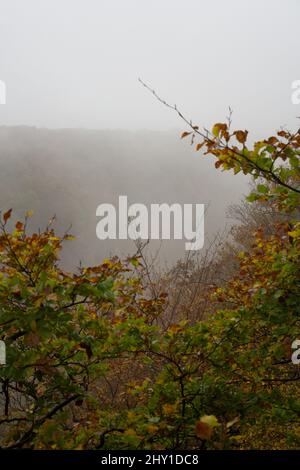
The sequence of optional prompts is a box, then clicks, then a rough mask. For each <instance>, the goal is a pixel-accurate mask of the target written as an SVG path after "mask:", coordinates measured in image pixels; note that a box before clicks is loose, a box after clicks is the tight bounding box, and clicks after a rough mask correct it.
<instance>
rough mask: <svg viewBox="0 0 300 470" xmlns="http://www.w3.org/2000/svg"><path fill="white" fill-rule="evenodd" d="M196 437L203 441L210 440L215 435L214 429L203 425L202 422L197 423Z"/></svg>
mask: <svg viewBox="0 0 300 470" xmlns="http://www.w3.org/2000/svg"><path fill="white" fill-rule="evenodd" d="M195 433H196V436H197V437H199V439H202V440H205V441H206V440H208V439H210V438H211V436H212V433H213V428H211V427H210V426H209V425H208V424H206V423H202V421H197V423H196V429H195Z"/></svg>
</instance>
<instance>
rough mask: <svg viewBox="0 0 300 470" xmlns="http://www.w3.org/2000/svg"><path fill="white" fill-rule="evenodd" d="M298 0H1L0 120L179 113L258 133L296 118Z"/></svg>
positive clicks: (109, 123) (171, 118) (156, 122)
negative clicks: (3, 93)
mask: <svg viewBox="0 0 300 470" xmlns="http://www.w3.org/2000/svg"><path fill="white" fill-rule="evenodd" d="M299 20H300V2H299V1H297V0H286V1H283V0H282V1H276V0H264V1H262V0H251V1H250V0H243V1H241V0H226V1H222V0H214V1H213V2H209V1H207V0H184V1H183V0H181V1H180V0H151V2H150V1H148V0H147V1H146V0H126V1H124V0H42V1H40V0H26V1H24V0H0V48H1V49H0V79H1V80H3V81H5V82H6V86H7V104H6V105H0V125H19V124H22V125H23V124H25V125H31V126H38V127H50V128H56V127H59V128H61V127H84V128H104V129H106V128H125V129H140V128H149V129H170V128H173V127H177V128H182V127H184V126H183V125H182V124H181V122H180V121H179V120H178V118H177V117H176V115H173V114H172V112H171V111H169V110H167V109H165V108H164V107H163V106H162V105H160V104H159V103H158V102H156V101H155V100H154V99H153V97H152V96H151V95H150V94H148V93H147V92H146V90H145V89H143V88H142V87H141V85H140V84H139V83H138V81H137V79H138V77H139V76H140V77H142V78H143V80H144V81H146V82H147V83H148V84H149V85H151V86H152V87H154V88H155V89H156V90H157V92H159V93H160V94H161V95H162V96H163V97H164V98H165V99H167V100H168V101H170V102H171V103H174V102H176V104H177V105H178V106H180V107H181V108H182V109H183V110H184V112H185V113H186V115H187V116H188V117H192V118H193V119H194V121H197V122H198V123H199V124H205V125H208V126H209V125H210V124H211V123H212V122H216V121H220V120H222V119H224V118H225V116H226V115H227V109H228V105H231V107H232V108H233V109H234V124H235V125H236V126H237V127H242V128H245V127H246V128H248V129H250V130H254V131H255V132H256V133H258V134H260V133H261V134H263V135H264V133H265V132H268V131H272V130H273V128H278V127H279V126H280V125H288V126H289V127H295V126H296V125H297V124H298V122H297V120H296V116H298V115H300V105H292V103H291V82H292V81H293V80H296V79H300V68H299V64H298V60H299V50H300V34H299Z"/></svg>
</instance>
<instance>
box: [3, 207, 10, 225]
mask: <svg viewBox="0 0 300 470" xmlns="http://www.w3.org/2000/svg"><path fill="white" fill-rule="evenodd" d="M11 213H12V209H9V210H8V211H7V212H5V213H4V214H3V220H4V225H5V224H6V222H7V221H8V219H9V218H10V216H11Z"/></svg>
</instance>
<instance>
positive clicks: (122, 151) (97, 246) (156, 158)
mask: <svg viewBox="0 0 300 470" xmlns="http://www.w3.org/2000/svg"><path fill="white" fill-rule="evenodd" d="M0 146H1V160H0V175H1V176H0V179H1V184H0V200H1V209H2V211H5V209H9V208H10V207H12V208H14V210H15V217H24V214H25V212H26V211H27V210H33V211H34V215H35V217H34V219H33V221H32V223H31V227H32V229H33V228H35V229H37V228H39V227H40V228H42V227H45V226H46V225H47V223H48V221H49V219H50V218H52V217H53V216H56V224H55V226H56V228H57V230H60V231H61V233H62V232H64V231H65V230H67V229H69V228H70V226H72V230H71V231H72V233H73V234H74V235H75V236H76V241H74V243H73V245H74V246H70V247H66V249H65V253H64V254H63V261H64V265H65V266H67V267H70V268H72V269H74V268H75V267H76V266H77V265H78V264H79V262H80V261H81V262H83V263H97V262H99V261H101V259H103V258H105V257H106V256H108V255H109V254H111V253H113V254H117V255H126V254H128V253H133V252H134V251H135V245H134V243H133V242H132V241H130V240H129V241H127V240H114V241H112V240H105V241H100V240H98V239H97V238H96V236H95V233H96V232H95V231H96V223H97V221H98V219H97V217H96V208H97V206H98V205H99V204H101V203H111V204H114V205H115V206H116V207H117V206H118V197H119V195H122V194H124V195H126V196H128V201H129V203H144V204H146V205H148V206H150V204H153V203H164V202H165V203H168V204H173V203H176V202H180V203H181V204H184V203H194V204H195V203H198V204H199V203H202V204H205V205H206V214H205V241H206V245H205V247H207V246H208V245H209V243H210V242H211V241H212V240H213V238H214V237H216V236H217V235H218V233H223V232H226V230H227V229H229V227H230V225H232V223H233V220H232V219H231V218H230V217H228V214H227V210H228V208H229V206H230V204H234V203H238V202H239V201H240V200H241V199H242V196H243V194H246V193H247V191H248V184H249V180H248V179H247V178H246V177H240V178H234V177H233V176H232V175H218V174H217V175H216V174H215V172H214V169H213V168H212V167H211V165H210V162H208V161H206V160H205V159H203V160H202V161H200V162H199V159H198V158H197V154H195V151H194V149H193V148H192V147H191V146H188V145H185V144H184V143H183V142H182V141H181V140H180V131H179V130H178V131H176V130H174V131H169V132H167V131H164V132H163V131H160V132H158V131H136V132H133V131H131V132H130V131H124V130H114V131H110V130H106V131H105V130H83V129H61V130H60V129H58V130H50V129H37V128H31V127H26V126H20V127H4V126H3V127H1V128H0ZM212 186H213V187H214V188H215V190H214V191H213V192H212V191H211V188H212ZM87 246H88V247H89V249H88V250H86V247H87ZM157 250H159V256H160V260H161V261H160V263H161V265H165V264H166V263H167V264H170V263H172V262H174V261H175V260H176V259H178V258H180V257H181V256H184V254H185V253H184V252H185V249H184V243H183V242H182V241H174V240H170V241H169V240H168V241H167V242H163V243H162V244H161V243H160V242H158V241H155V240H153V241H152V242H151V244H150V246H149V248H148V251H150V253H152V254H153V255H154V254H156V253H157Z"/></svg>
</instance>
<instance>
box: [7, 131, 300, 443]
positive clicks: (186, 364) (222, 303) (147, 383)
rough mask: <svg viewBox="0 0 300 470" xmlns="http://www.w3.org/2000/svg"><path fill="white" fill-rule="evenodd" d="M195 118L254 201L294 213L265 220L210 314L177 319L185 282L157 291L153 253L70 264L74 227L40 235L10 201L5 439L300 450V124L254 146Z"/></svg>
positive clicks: (205, 142)
mask: <svg viewBox="0 0 300 470" xmlns="http://www.w3.org/2000/svg"><path fill="white" fill-rule="evenodd" d="M191 127H192V129H191V132H184V133H183V135H182V137H187V136H188V135H191V137H192V142H193V143H194V142H195V140H196V139H197V137H200V138H201V140H200V142H199V143H197V142H195V145H196V149H197V150H200V148H205V149H206V154H210V155H213V156H214V157H215V158H216V164H215V166H216V168H219V167H221V168H223V169H225V170H233V171H234V173H238V172H239V171H243V172H244V173H245V174H250V175H252V176H253V177H254V179H255V180H256V182H257V184H256V187H255V190H254V191H253V192H252V193H251V194H250V196H249V197H248V200H249V204H250V203H251V201H252V202H253V201H256V202H255V204H261V205H268V207H272V208H275V209H276V211H277V213H280V214H283V215H284V218H282V220H278V221H276V222H274V230H273V231H272V233H267V232H266V231H265V230H264V227H263V226H262V227H259V226H258V227H256V230H255V233H254V234H249V238H251V236H252V235H253V238H252V241H251V243H250V246H249V248H248V249H247V250H244V251H243V252H240V253H239V255H238V258H237V260H236V262H237V266H238V268H237V269H235V270H234V272H233V274H232V275H231V276H230V279H229V280H228V279H226V282H222V283H219V282H218V280H215V282H214V283H213V284H211V285H210V287H209V288H208V289H207V291H206V292H205V293H203V292H201V296H202V297H203V296H205V298H207V297H209V315H206V316H204V317H201V319H199V318H198V319H197V318H194V317H192V318H191V317H189V316H188V314H186V313H184V314H183V313H182V312H181V314H180V312H179V314H178V315H177V316H176V317H172V318H171V320H170V321H169V322H166V321H165V317H166V315H167V314H168V305H169V304H168V302H169V298H170V296H171V290H167V292H165V291H164V283H163V282H162V281H161V284H160V282H159V281H158V282H157V283H156V285H155V288H153V284H152V283H149V276H147V275H145V269H146V266H145V264H144V260H143V258H142V257H141V256H140V255H139V256H136V257H133V258H130V259H127V260H126V261H124V262H121V261H120V260H118V259H116V258H113V259H110V260H104V262H103V263H102V264H101V265H100V266H95V267H88V268H80V269H79V270H78V272H77V273H66V272H64V271H63V270H62V269H61V268H60V267H59V264H58V259H59V252H60V250H61V247H62V243H63V241H65V240H67V239H68V238H70V236H69V235H64V236H62V237H59V236H57V235H56V234H55V233H54V230H53V229H52V228H51V226H49V227H47V228H46V230H45V231H43V232H42V233H34V234H31V235H29V234H27V228H26V226H27V222H28V217H29V216H30V214H27V216H26V219H25V223H21V222H17V223H16V225H15V228H14V229H12V230H9V228H8V227H9V223H10V217H11V211H8V212H6V213H5V214H4V215H3V217H2V222H1V236H0V263H1V264H0V326H1V339H2V340H4V341H5V343H6V345H7V365H6V366H1V369H0V379H1V386H2V389H1V398H0V406H1V411H0V413H1V415H0V429H1V431H0V436H1V437H0V441H1V447H2V448H23V447H31V448H35V449H40V448H47V449H48V448H50V449H56V448H59V449H64V448H76V449H83V448H84V449H85V448H92V449H93V448H102V449H108V448H109V449H138V448H141V449H228V448H241V449H245V448H283V449H285V448H299V446H300V425H299V414H300V397H299V380H300V369H299V365H295V364H293V363H292V362H291V355H292V349H291V345H292V342H293V341H294V340H295V339H296V338H300V331H299V326H300V325H299V323H300V315H299V313H300V312H299V287H300V286H299V284H300V262H299V261H300V259H299V254H300V224H299V195H300V186H299V180H300V160H299V153H300V150H299V148H300V133H299V131H298V132H296V133H295V134H290V133H289V132H287V131H279V132H278V134H277V136H272V137H270V138H268V139H266V140H264V141H261V142H257V143H255V144H254V145H253V146H252V148H250V146H248V145H247V134H248V133H247V132H246V131H240V130H238V131H234V132H231V131H230V122H229V123H228V124H225V123H219V124H216V125H215V126H214V127H213V129H212V133H208V132H206V133H205V132H204V133H202V132H200V131H199V128H198V127H197V126H192V125H191ZM233 139H235V142H234V143H233V144H232V141H233ZM187 284H188V283H187ZM187 284H185V286H186V287H185V288H186V289H188V285H187ZM183 295H184V292H183ZM187 310H188V309H186V308H185V309H184V312H186V311H187Z"/></svg>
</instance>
